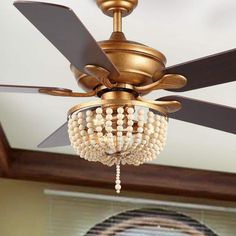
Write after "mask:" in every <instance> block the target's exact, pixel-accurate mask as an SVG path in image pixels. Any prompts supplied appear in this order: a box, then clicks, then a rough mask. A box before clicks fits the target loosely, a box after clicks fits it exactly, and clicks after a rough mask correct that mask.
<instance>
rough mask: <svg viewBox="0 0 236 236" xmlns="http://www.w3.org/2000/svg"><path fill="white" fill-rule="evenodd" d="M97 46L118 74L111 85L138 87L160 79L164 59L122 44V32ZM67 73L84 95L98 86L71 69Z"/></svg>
mask: <svg viewBox="0 0 236 236" xmlns="http://www.w3.org/2000/svg"><path fill="white" fill-rule="evenodd" d="M99 45H100V47H101V48H102V49H103V51H104V52H105V53H106V54H107V56H108V57H109V58H110V60H111V61H112V62H113V64H114V65H115V66H116V67H117V69H118V71H119V72H120V76H119V77H118V78H116V79H115V80H113V82H116V83H127V84H130V85H135V86H141V85H147V84H151V83H153V82H155V81H157V80H158V79H160V78H161V77H162V75H163V74H162V71H163V70H164V69H165V63H166V58H165V56H164V55H163V54H162V53H161V52H159V51H157V50H155V49H153V48H150V47H148V46H145V45H143V44H140V43H137V42H132V41H128V40H126V39H125V36H124V34H123V33H122V32H113V33H112V35H111V38H110V39H109V40H106V41H102V42H99ZM71 70H72V72H73V73H74V75H75V78H76V80H77V82H78V85H79V86H80V87H81V88H83V89H84V90H85V91H91V90H92V89H94V88H95V87H97V86H98V85H99V81H98V80H97V79H96V78H95V77H92V76H90V75H87V74H84V73H82V72H81V71H79V70H78V69H77V68H75V67H74V66H73V65H71Z"/></svg>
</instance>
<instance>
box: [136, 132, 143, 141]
mask: <svg viewBox="0 0 236 236" xmlns="http://www.w3.org/2000/svg"><path fill="white" fill-rule="evenodd" d="M138 132H139V131H138ZM141 133H142V132H139V133H137V134H136V137H137V138H139V139H141V138H142V134H141Z"/></svg>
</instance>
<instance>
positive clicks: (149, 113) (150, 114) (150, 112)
mask: <svg viewBox="0 0 236 236" xmlns="http://www.w3.org/2000/svg"><path fill="white" fill-rule="evenodd" d="M147 116H148V117H150V118H153V117H154V116H155V115H154V113H153V112H152V111H149V112H148V113H147Z"/></svg>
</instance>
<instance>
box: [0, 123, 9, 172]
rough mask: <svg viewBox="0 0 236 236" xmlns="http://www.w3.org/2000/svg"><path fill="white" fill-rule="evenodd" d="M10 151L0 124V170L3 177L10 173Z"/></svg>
mask: <svg viewBox="0 0 236 236" xmlns="http://www.w3.org/2000/svg"><path fill="white" fill-rule="evenodd" d="M10 151H11V148H10V145H9V143H8V141H7V138H6V135H5V133H4V131H3V129H2V126H1V123H0V169H1V175H3V176H4V175H6V176H8V175H9V173H10V169H9V168H10Z"/></svg>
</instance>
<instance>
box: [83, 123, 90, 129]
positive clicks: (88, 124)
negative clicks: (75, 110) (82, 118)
mask: <svg viewBox="0 0 236 236" xmlns="http://www.w3.org/2000/svg"><path fill="white" fill-rule="evenodd" d="M81 127H83V126H82V125H81ZM87 127H88V128H92V127H93V124H92V123H91V122H88V123H87ZM82 129H83V128H82Z"/></svg>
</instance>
